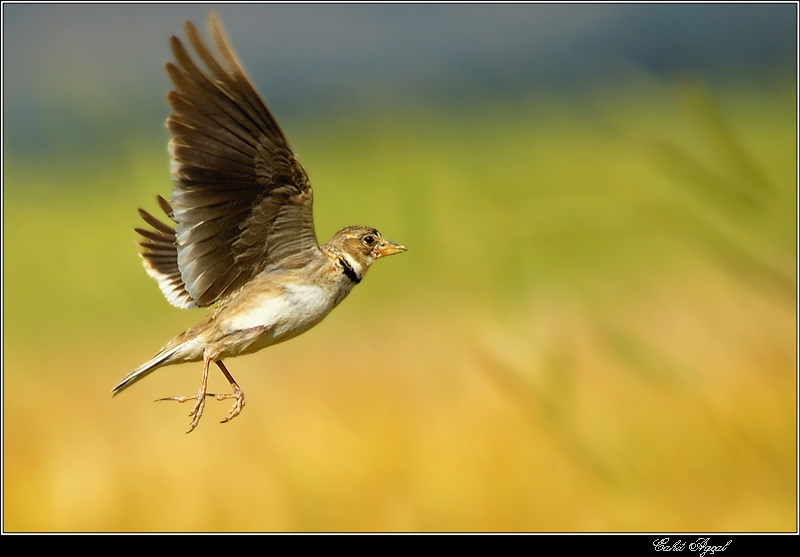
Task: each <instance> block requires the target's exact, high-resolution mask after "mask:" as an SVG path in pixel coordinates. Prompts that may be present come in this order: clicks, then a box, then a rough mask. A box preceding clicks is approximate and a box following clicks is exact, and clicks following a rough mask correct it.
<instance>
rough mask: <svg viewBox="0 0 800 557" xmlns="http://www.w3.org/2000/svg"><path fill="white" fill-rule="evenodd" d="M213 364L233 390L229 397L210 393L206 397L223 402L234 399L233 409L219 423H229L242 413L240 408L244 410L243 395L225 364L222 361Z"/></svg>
mask: <svg viewBox="0 0 800 557" xmlns="http://www.w3.org/2000/svg"><path fill="white" fill-rule="evenodd" d="M215 363H216V364H217V366H218V367H219V369H220V370H221V371H222V374H223V375H225V379H227V380H228V383H230V384H231V387H232V388H233V393H232V394H229V395H212V394H211V393H209V394H208V396H213V397H214V398H216V399H217V400H225V399H227V398H235V399H236V402H235V403H234V405H233V408H231V410H230V412H228V416H227V417H226V418H225V419H224V420H222V421H221V422H220V423H223V424H224V423H225V422H229V421H231V420H232V419H233V418H235V417H236V416H238V415H239V413H240V412H241V411H242V408H244V393H243V392H242V389H240V388H239V385H237V384H236V380H235V379H234V378H233V375H231V374H230V372H229V371H228V369H227V368H226V367H225V364H223V363H222V360H217V361H216V362H215Z"/></svg>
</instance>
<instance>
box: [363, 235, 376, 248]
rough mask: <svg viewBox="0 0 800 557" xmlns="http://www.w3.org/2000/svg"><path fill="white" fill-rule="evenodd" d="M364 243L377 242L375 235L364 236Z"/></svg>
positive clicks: (369, 244)
mask: <svg viewBox="0 0 800 557" xmlns="http://www.w3.org/2000/svg"><path fill="white" fill-rule="evenodd" d="M364 243H365V244H367V245H368V246H371V245H372V244H374V243H375V236H364Z"/></svg>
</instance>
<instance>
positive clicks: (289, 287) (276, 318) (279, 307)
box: [222, 284, 335, 346]
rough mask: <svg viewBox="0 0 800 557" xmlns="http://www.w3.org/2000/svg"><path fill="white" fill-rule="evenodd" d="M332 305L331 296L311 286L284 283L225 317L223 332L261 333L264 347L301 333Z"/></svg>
mask: <svg viewBox="0 0 800 557" xmlns="http://www.w3.org/2000/svg"><path fill="white" fill-rule="evenodd" d="M334 306H335V298H334V297H333V296H331V295H330V293H329V292H328V291H327V290H326V289H324V288H322V287H320V286H314V285H301V284H286V285H284V286H283V287H282V288H280V289H277V290H271V291H268V292H264V293H263V294H254V295H252V296H250V297H249V299H248V300H247V304H246V307H241V306H240V307H238V308H237V310H236V311H235V313H232V314H230V315H228V316H226V319H225V320H224V321H225V323H224V324H223V327H222V329H223V330H224V331H225V333H226V334H234V333H238V332H242V331H248V330H259V331H263V334H262V335H260V336H264V337H266V338H263V339H260V342H259V344H260V345H262V346H267V345H269V344H275V343H277V342H281V341H284V340H288V339H290V338H292V337H294V336H297V335H299V334H300V333H303V332H305V331H307V330H308V329H310V328H311V327H313V326H314V325H316V324H317V323H319V322H320V321H322V319H323V318H324V317H325V316H326V315H327V314H328V313H329V312H330V311H331V310H332V309H333V307H334Z"/></svg>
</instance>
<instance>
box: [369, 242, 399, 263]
mask: <svg viewBox="0 0 800 557" xmlns="http://www.w3.org/2000/svg"><path fill="white" fill-rule="evenodd" d="M402 251H406V248H404V247H403V246H401V245H400V244H395V243H394V242H389V241H387V240H381V243H380V244H379V245H378V249H376V250H375V259H379V258H381V257H386V256H387V255H394V254H395V253H400V252H402Z"/></svg>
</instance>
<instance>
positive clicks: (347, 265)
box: [339, 257, 361, 284]
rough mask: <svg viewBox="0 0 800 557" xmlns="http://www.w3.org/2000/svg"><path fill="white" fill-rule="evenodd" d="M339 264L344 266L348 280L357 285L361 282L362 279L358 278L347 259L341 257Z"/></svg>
mask: <svg viewBox="0 0 800 557" xmlns="http://www.w3.org/2000/svg"><path fill="white" fill-rule="evenodd" d="M339 263H341V264H342V271H344V275H345V276H346V277H347V278H349V279H350V280H351V281H353V282H354V283H356V284H358V283H359V282H361V279H360V278H358V275H357V274H356V272H355V271H354V270H353V268H352V267H351V266H350V263H348V262H347V259H345V258H344V257H340V258H339Z"/></svg>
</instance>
